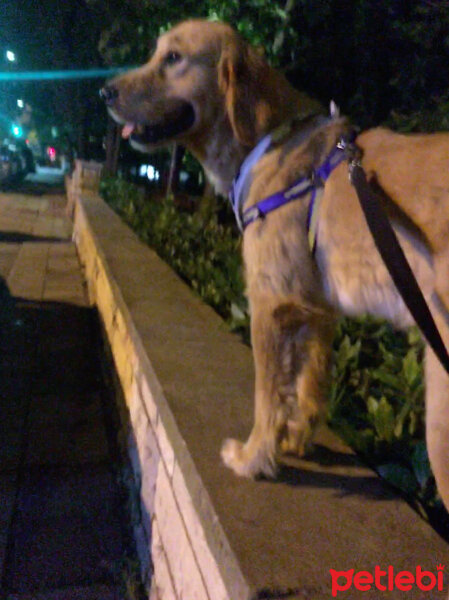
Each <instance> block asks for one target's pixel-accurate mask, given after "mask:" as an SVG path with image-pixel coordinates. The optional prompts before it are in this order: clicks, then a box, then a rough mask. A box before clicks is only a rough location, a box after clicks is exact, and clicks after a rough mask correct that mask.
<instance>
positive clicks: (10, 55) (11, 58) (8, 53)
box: [6, 50, 16, 62]
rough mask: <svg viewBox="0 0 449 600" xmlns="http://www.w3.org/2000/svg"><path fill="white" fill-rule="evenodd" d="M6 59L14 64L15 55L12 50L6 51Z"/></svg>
mask: <svg viewBox="0 0 449 600" xmlns="http://www.w3.org/2000/svg"><path fill="white" fill-rule="evenodd" d="M6 59H7V60H9V62H15V60H16V55H15V54H14V52H13V51H12V50H7V51H6Z"/></svg>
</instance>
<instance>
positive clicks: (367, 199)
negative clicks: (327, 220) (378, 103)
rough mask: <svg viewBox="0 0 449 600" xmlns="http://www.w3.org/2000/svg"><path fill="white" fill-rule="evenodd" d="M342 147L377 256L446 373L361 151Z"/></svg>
mask: <svg viewBox="0 0 449 600" xmlns="http://www.w3.org/2000/svg"><path fill="white" fill-rule="evenodd" d="M341 144H342V147H343V148H344V149H345V151H346V154H347V157H348V163H349V176H350V180H351V183H352V185H353V186H354V188H355V190H356V192H357V196H358V198H359V201H360V205H361V207H362V210H363V213H364V215H365V218H366V222H367V224H368V227H369V230H370V231H371V235H372V236H373V239H374V242H375V244H376V247H377V249H378V251H379V254H380V255H381V257H382V260H383V261H384V263H385V266H386V267H387V269H388V272H389V273H390V275H391V278H392V279H393V282H394V284H395V286H396V288H397V289H398V291H399V293H400V295H401V297H402V299H403V300H404V302H405V304H406V306H407V308H408V309H409V311H410V313H411V315H412V317H413V318H414V320H415V322H416V324H417V325H418V327H419V328H420V330H421V332H422V334H423V335H424V337H425V338H426V340H427V342H428V343H429V345H430V347H431V348H432V350H433V351H434V352H435V354H436V356H437V357H438V359H439V361H440V362H441V364H442V365H443V367H444V368H445V370H446V371H447V373H449V354H448V352H447V350H446V347H445V345H444V342H443V340H442V339H441V335H440V333H439V331H438V328H437V326H436V324H435V321H434V319H433V317H432V314H431V312H430V309H429V307H428V305H427V302H426V300H425V298H424V296H423V293H422V291H421V288H420V287H419V285H418V282H417V281H416V278H415V276H414V274H413V271H412V269H411V267H410V265H409V263H408V261H407V258H406V257H405V254H404V252H403V250H402V248H401V246H400V245H399V242H398V239H397V237H396V234H395V232H394V230H393V228H392V226H391V224H390V221H389V220H388V217H387V216H386V214H385V212H384V210H383V208H382V206H381V203H380V200H379V198H378V196H377V194H376V193H375V192H374V190H373V188H372V187H371V185H370V184H369V182H368V180H367V178H366V173H365V171H364V170H363V167H362V166H361V164H360V150H359V149H358V148H357V146H355V144H352V143H345V142H341Z"/></svg>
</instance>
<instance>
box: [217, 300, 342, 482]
mask: <svg viewBox="0 0 449 600" xmlns="http://www.w3.org/2000/svg"><path fill="white" fill-rule="evenodd" d="M251 315H252V317H251V337H252V345H253V354H254V362H255V371H256V381H255V421H254V426H253V429H252V431H251V434H250V436H249V438H248V441H247V442H246V443H245V444H242V443H241V442H238V441H236V440H227V441H226V442H225V444H224V446H223V449H222V458H223V460H224V462H225V464H226V465H227V466H228V467H230V468H231V469H233V470H234V471H235V472H236V473H237V474H238V475H242V476H246V477H254V476H256V475H259V474H263V475H266V476H273V475H274V473H275V471H276V460H275V458H276V451H277V446H278V444H279V441H280V440H281V438H283V444H282V449H283V450H284V451H285V450H289V451H295V452H301V451H303V450H304V447H305V444H306V443H307V442H308V441H309V439H310V435H311V431H312V427H313V425H314V424H315V423H316V421H317V419H318V417H319V414H320V412H322V407H323V405H324V393H325V391H324V390H325V389H326V386H325V384H324V382H325V380H326V378H327V373H328V367H329V356H330V340H331V336H332V333H331V332H332V318H331V317H330V315H328V314H327V313H326V314H320V316H319V318H318V317H317V315H313V314H311V313H310V311H303V310H302V309H301V308H299V307H298V306H296V305H295V304H294V303H288V302H285V303H281V304H276V305H275V306H273V304H270V303H269V302H267V301H261V302H257V303H255V302H254V301H253V302H252V311H251Z"/></svg>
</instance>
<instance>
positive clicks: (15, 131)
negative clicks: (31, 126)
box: [11, 123, 23, 138]
mask: <svg viewBox="0 0 449 600" xmlns="http://www.w3.org/2000/svg"><path fill="white" fill-rule="evenodd" d="M11 132H12V134H13V135H14V136H15V137H17V138H20V137H22V135H23V130H22V128H21V127H20V125H16V124H15V123H13V124H12V127H11Z"/></svg>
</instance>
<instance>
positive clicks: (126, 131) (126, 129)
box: [122, 123, 135, 140]
mask: <svg viewBox="0 0 449 600" xmlns="http://www.w3.org/2000/svg"><path fill="white" fill-rule="evenodd" d="M134 129H135V126H134V125H133V124H132V123H126V125H124V126H123V129H122V138H125V140H126V139H127V138H129V136H130V135H131V134H132V132H133V131H134Z"/></svg>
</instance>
